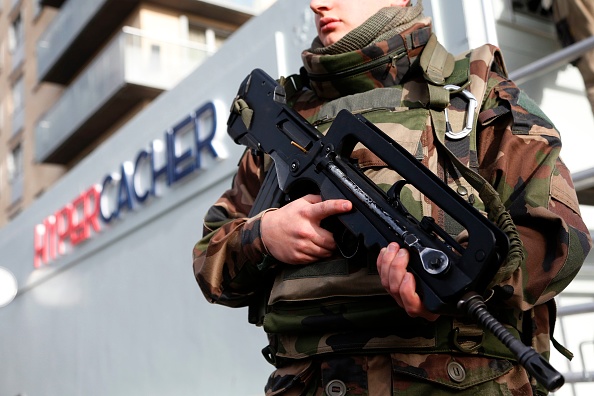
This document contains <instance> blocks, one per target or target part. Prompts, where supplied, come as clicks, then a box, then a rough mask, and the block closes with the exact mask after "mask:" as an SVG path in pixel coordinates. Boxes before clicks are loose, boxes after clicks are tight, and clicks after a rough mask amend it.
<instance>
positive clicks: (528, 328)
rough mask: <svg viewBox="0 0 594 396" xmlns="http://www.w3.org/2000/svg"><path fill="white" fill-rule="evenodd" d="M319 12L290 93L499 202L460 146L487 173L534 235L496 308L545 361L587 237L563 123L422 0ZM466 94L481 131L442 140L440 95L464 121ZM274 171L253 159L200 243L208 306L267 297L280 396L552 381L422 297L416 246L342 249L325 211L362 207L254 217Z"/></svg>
mask: <svg viewBox="0 0 594 396" xmlns="http://www.w3.org/2000/svg"><path fill="white" fill-rule="evenodd" d="M310 7H311V9H312V11H313V12H314V14H315V22H316V27H317V31H318V37H317V38H316V39H315V40H314V41H313V43H312V46H311V48H309V49H307V50H305V51H304V52H303V54H302V59H303V65H304V66H303V70H302V72H301V73H300V74H299V75H295V76H291V77H289V79H288V80H284V79H282V80H281V82H285V81H290V84H286V87H287V89H288V87H295V86H297V89H294V90H293V91H292V92H290V91H288V92H287V95H288V96H289V103H290V104H291V105H292V106H293V108H294V109H296V110H297V111H298V112H299V113H300V114H302V115H303V116H304V117H305V118H307V120H308V121H310V122H311V123H313V124H314V125H316V126H317V128H318V129H319V130H320V131H322V132H323V131H325V130H327V128H329V125H330V124H331V122H332V120H333V117H334V116H335V115H336V112H337V111H338V110H339V109H343V108H346V109H348V110H350V111H352V112H359V113H362V114H364V115H365V117H367V118H368V119H369V120H371V121H372V122H374V123H375V124H376V125H377V126H378V127H379V128H381V129H382V130H383V131H384V132H386V133H387V134H388V135H389V136H390V137H391V138H393V139H394V140H396V141H398V142H399V143H400V144H401V145H403V146H404V147H405V148H406V149H407V150H408V151H410V152H411V153H412V154H413V155H415V156H417V158H418V159H419V160H420V161H421V162H422V163H423V164H424V165H425V166H427V167H428V168H429V169H431V170H432V171H433V172H434V173H435V174H437V175H439V176H440V177H441V178H442V179H443V180H446V181H447V182H448V184H449V185H450V186H451V187H452V188H454V189H455V190H456V191H458V192H459V193H460V195H461V196H463V197H464V198H465V199H467V200H468V202H470V203H471V204H473V205H474V206H475V207H477V208H478V209H479V210H482V211H485V212H489V205H488V204H485V203H483V202H482V199H481V198H480V194H479V192H477V191H476V189H475V188H474V187H472V185H471V184H470V183H468V182H467V180H465V178H464V177H462V175H461V173H460V172H458V171H457V170H456V168H455V167H453V166H452V161H451V159H450V158H451V157H449V156H448V155H447V154H446V153H447V152H455V153H456V157H457V158H458V159H459V160H460V161H461V162H462V164H463V165H465V166H466V167H468V168H470V169H471V170H472V172H476V173H478V174H480V175H482V176H483V177H484V178H485V179H486V180H488V181H489V182H490V183H491V184H492V186H493V187H494V188H495V189H496V190H497V192H498V193H499V195H500V196H501V199H502V201H503V202H504V203H505V206H506V208H507V210H508V211H509V213H510V214H511V217H512V218H513V220H514V222H515V225H516V227H517V231H518V235H519V241H521V242H518V243H521V254H519V255H517V256H516V257H515V258H513V259H508V260H507V262H506V263H505V264H504V265H503V266H502V267H501V269H500V270H499V272H498V273H497V275H496V277H495V279H493V281H492V282H491V286H492V291H493V294H492V297H491V298H490V299H489V300H488V305H489V308H490V310H491V311H492V313H493V314H494V315H495V316H496V317H497V318H498V319H499V321H501V322H503V323H505V324H506V326H507V327H508V328H509V329H510V331H512V332H513V333H514V334H515V335H516V336H517V337H518V338H520V339H521V340H522V341H524V343H526V344H528V345H531V346H533V347H534V348H535V349H536V350H537V351H538V352H540V353H541V354H543V355H545V356H547V357H548V353H549V345H550V336H551V334H552V324H554V320H555V309H554V300H553V297H554V296H555V295H557V294H558V293H559V292H560V291H561V290H563V288H564V287H565V286H567V284H568V283H569V282H570V281H571V280H572V279H573V277H574V276H575V274H576V273H577V271H578V270H579V268H580V266H581V264H582V263H583V261H584V259H585V256H586V254H587V253H588V251H589V249H590V247H591V240H590V236H589V232H588V229H587V228H586V226H585V225H584V223H583V222H582V220H581V216H580V213H579V206H578V202H577V197H576V194H575V191H574V188H573V184H572V181H571V178H570V175H569V171H568V169H567V168H566V167H565V165H564V164H563V162H562V161H561V159H560V158H559V151H560V147H561V142H560V137H559V134H558V132H557V131H556V129H555V127H554V126H553V124H552V123H551V121H550V120H549V119H548V118H547V117H546V116H545V115H544V114H543V113H542V112H541V111H540V110H539V109H538V107H537V106H536V105H535V103H534V102H532V101H531V100H530V99H529V98H527V97H526V96H525V95H524V94H523V93H522V92H521V91H520V90H519V89H518V88H517V86H516V85H515V84H513V82H511V81H509V80H507V78H506V71H505V66H504V64H503V61H502V59H501V55H500V53H499V51H498V49H497V48H495V47H493V46H490V45H487V46H483V47H481V48H479V49H476V50H473V51H469V52H468V53H467V54H463V55H462V56H460V57H459V58H457V59H456V60H454V57H452V56H451V55H450V54H448V53H447V51H445V49H444V48H443V47H441V45H440V44H439V43H438V42H437V40H436V38H435V36H434V35H433V34H432V32H431V20H430V19H429V18H427V17H425V16H424V15H423V7H422V3H421V0H419V1H418V2H417V3H416V4H414V5H413V4H410V1H409V0H400V1H389V0H373V1H365V2H362V1H355V0H312V1H311V2H310ZM382 59H384V60H385V61H382ZM370 60H374V61H373V62H370ZM445 84H457V85H458V86H460V87H461V88H459V89H458V90H457V91H458V92H454V93H452V94H451V95H448V97H449V98H450V100H449V102H448V103H445V104H442V105H440V103H441V102H440V101H439V100H438V101H436V100H435V97H442V98H443V96H442V95H441V94H443V93H444V88H443V87H444V85H445ZM464 88H466V89H464ZM461 92H464V93H471V94H472V95H474V97H476V98H477V100H478V103H479V104H480V105H479V106H477V109H476V114H475V115H476V118H475V119H476V126H475V127H474V128H472V131H471V132H470V133H469V134H467V135H464V136H453V137H445V138H444V132H445V125H446V123H445V118H444V114H445V110H444V107H446V106H447V111H448V115H449V121H450V124H451V126H452V128H451V129H452V130H453V131H460V130H462V129H463V125H464V123H465V120H466V119H467V118H468V117H470V116H471V115H470V114H467V113H468V112H471V110H470V109H469V107H468V106H467V103H466V102H465V100H464V98H463V95H461V94H460V93H461ZM440 93H441V94H440ZM353 160H356V161H357V163H358V166H359V167H360V169H361V170H362V171H363V172H364V173H365V174H366V175H367V176H368V177H370V178H371V179H372V180H373V181H374V182H375V183H376V184H377V185H378V186H380V187H382V188H389V187H390V186H391V185H392V184H394V183H395V182H396V181H397V180H398V179H399V176H398V175H397V174H396V173H395V172H394V171H392V170H390V169H387V168H386V164H385V163H383V162H382V161H381V160H380V159H379V158H378V157H377V156H375V155H374V154H373V153H372V152H371V151H369V150H367V149H366V148H364V147H362V148H358V149H357V150H355V151H354V152H353ZM269 165H270V161H269V158H268V159H267V158H264V157H262V156H261V155H256V154H254V153H253V152H251V151H247V152H246V153H245V154H244V156H243V157H242V159H241V162H240V164H239V168H238V171H237V174H236V175H235V178H234V180H233V185H232V187H231V188H230V189H229V190H228V191H226V192H225V193H224V194H223V196H222V197H221V198H220V199H219V200H218V201H217V202H216V203H215V204H214V206H212V207H211V209H210V210H209V211H208V213H207V214H206V216H205V218H204V235H203V238H202V239H201V240H200V241H199V242H198V243H197V244H196V246H195V247H194V251H193V257H194V263H193V265H194V273H195V277H196V280H197V282H198V284H199V286H200V288H201V289H202V291H203V293H204V295H205V297H206V298H207V299H208V300H209V301H211V302H214V303H218V304H223V305H227V306H231V307H241V306H246V305H249V304H253V303H254V301H255V299H254V296H255V295H258V294H259V293H260V292H261V291H262V290H266V291H267V292H268V293H267V294H268V295H269V297H268V299H267V302H266V307H265V308H266V314H265V316H264V318H263V321H262V322H263V327H264V330H265V331H266V333H267V335H268V337H269V341H270V345H268V346H267V347H266V348H264V350H263V352H264V354H265V357H266V358H267V360H268V361H269V362H271V363H272V364H274V365H275V367H276V370H275V371H274V372H273V373H272V374H271V376H270V377H269V380H268V382H267V384H266V386H265V391H266V395H268V396H272V395H396V394H400V393H405V392H407V394H419V395H426V394H434V393H435V394H444V395H446V394H472V395H475V394H479V392H485V394H506V395H508V394H515V395H528V394H545V393H546V391H545V390H544V389H543V388H542V387H540V386H539V385H538V384H536V383H535V381H534V380H533V379H531V378H530V377H529V375H528V374H527V372H526V371H525V370H524V369H523V368H522V367H521V366H520V365H519V364H518V362H517V360H516V358H515V357H514V356H513V355H512V354H510V352H509V350H507V349H506V348H505V347H504V346H503V345H502V344H501V343H500V342H499V341H498V340H496V339H495V338H494V336H493V335H492V334H490V333H488V332H485V331H483V330H482V329H481V328H479V327H478V326H476V325H474V324H473V323H470V322H468V321H466V320H464V318H460V317H451V316H448V315H439V314H438V313H434V312H429V311H428V310H427V309H426V308H425V307H424V305H423V303H422V299H421V298H420V296H419V295H418V294H417V292H416V290H417V289H416V279H415V278H414V276H412V275H411V274H410V273H409V272H407V264H408V258H409V256H408V254H409V253H408V252H407V251H406V250H405V249H401V248H400V246H398V245H397V244H396V243H391V244H389V246H386V247H384V248H383V249H382V250H381V252H379V254H378V252H367V251H365V250H364V249H359V250H358V251H357V252H356V253H355V254H354V255H353V256H352V257H350V258H345V257H343V255H341V254H340V251H339V249H337V244H336V242H335V240H334V238H333V236H332V234H331V233H330V232H329V231H327V230H326V229H324V228H323V227H321V226H320V222H321V221H322V220H323V219H325V218H327V217H328V216H332V215H335V214H341V213H345V212H348V211H349V210H351V208H352V204H351V202H349V201H346V200H326V201H323V200H322V199H321V197H320V196H318V195H315V194H310V195H305V196H303V197H302V198H299V199H295V200H293V201H292V202H290V203H288V204H286V205H284V206H282V207H281V208H279V209H267V210H264V211H262V212H261V213H258V214H256V215H253V216H249V213H250V210H251V206H252V203H253V202H254V199H255V197H256V195H257V193H258V191H259V188H260V186H261V184H262V181H263V178H264V175H265V172H266V169H267V168H268V167H269ZM400 195H401V199H402V201H403V203H404V205H405V207H406V208H407V209H408V210H409V212H411V214H413V215H415V216H416V217H417V218H420V216H423V215H429V216H432V217H433V218H434V219H435V220H436V222H437V223H438V224H439V225H440V226H441V227H442V228H444V229H445V230H447V231H448V232H449V233H450V234H451V235H453V236H455V237H456V238H457V239H458V241H460V242H461V243H463V242H464V238H465V233H464V230H461V229H459V228H456V226H455V225H454V224H452V222H451V221H450V220H449V219H448V218H447V216H445V215H444V212H443V210H441V209H440V208H438V207H436V206H435V205H432V204H431V203H430V202H427V201H426V200H425V199H424V198H423V196H422V195H421V194H420V192H419V191H418V190H416V189H415V188H414V187H412V186H410V185H407V186H405V187H404V190H403V192H402V193H401V194H400ZM270 278H273V279H274V282H273V283H269V282H268V279H270Z"/></svg>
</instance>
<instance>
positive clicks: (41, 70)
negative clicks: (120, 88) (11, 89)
mask: <svg viewBox="0 0 594 396" xmlns="http://www.w3.org/2000/svg"><path fill="white" fill-rule="evenodd" d="M140 2H141V0H70V1H66V2H65V3H64V4H63V6H62V7H61V8H60V12H59V13H58V14H57V15H56V18H55V19H54V21H53V22H52V23H51V24H50V26H49V27H48V29H47V30H46V32H45V33H44V35H43V36H42V37H41V39H40V40H39V42H38V43H37V62H38V65H37V69H38V78H39V81H48V82H54V83H58V84H68V83H69V82H70V81H71V80H72V79H73V78H74V76H75V75H76V74H77V73H78V72H79V71H80V69H81V68H82V67H84V65H85V64H86V63H87V62H88V61H89V60H90V59H91V57H92V56H94V54H95V53H96V52H97V51H98V50H99V48H101V47H102V46H103V45H104V43H105V42H106V41H107V40H108V38H109V37H110V36H111V35H112V34H113V33H114V32H115V31H116V30H117V29H118V27H119V26H121V25H122V24H123V23H124V20H125V19H126V17H127V16H128V15H129V14H130V13H131V12H132V10H133V9H134V8H135V7H136V6H137V5H138V4H140ZM151 2H152V3H154V4H158V5H161V6H164V7H170V8H172V9H175V10H177V11H179V12H182V13H190V14H198V15H201V16H203V17H205V18H213V19H217V20H222V21H225V22H228V23H232V24H236V25H237V26H239V25H241V24H242V23H244V22H245V21H247V20H248V19H249V18H250V17H252V15H253V14H252V13H251V12H250V11H249V10H250V8H246V7H230V6H229V4H232V3H229V2H228V1H227V2H225V1H215V0H211V1H198V0H152V1H151ZM52 3H53V2H52Z"/></svg>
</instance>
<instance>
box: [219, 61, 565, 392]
mask: <svg viewBox="0 0 594 396" xmlns="http://www.w3.org/2000/svg"><path fill="white" fill-rule="evenodd" d="M228 133H229V135H230V136H231V137H232V138H233V140H234V141H235V142H236V143H238V144H242V145H244V146H247V147H249V148H251V149H253V150H256V151H259V152H263V153H266V154H269V155H270V156H271V157H272V159H273V161H274V167H273V168H272V169H271V171H272V172H275V173H276V175H274V173H272V177H268V178H267V180H268V182H265V183H264V186H263V188H262V190H261V192H262V193H261V194H259V195H262V196H264V201H266V200H268V201H267V202H266V203H265V204H264V205H262V199H261V197H258V198H257V201H258V200H259V201H260V203H259V206H262V209H265V208H266V207H270V206H273V205H275V204H276V205H278V204H279V203H278V202H271V200H272V201H274V200H278V199H279V196H280V194H278V191H279V189H280V191H282V193H284V195H285V196H287V197H289V199H296V198H299V197H300V196H303V195H305V193H306V192H307V193H309V192H312V186H313V187H314V191H315V192H317V193H319V194H320V195H321V196H322V198H323V199H325V200H326V199H347V200H349V201H351V202H352V204H353V209H352V210H351V211H350V212H349V213H346V214H341V215H338V216H336V219H337V220H338V222H339V224H341V227H343V229H344V230H347V231H348V233H349V234H350V235H352V236H354V237H355V238H356V239H357V240H358V241H359V242H361V243H362V244H364V246H365V247H366V248H368V249H371V250H373V249H378V248H379V247H383V246H387V245H388V244H389V243H390V242H392V241H396V242H397V243H398V244H399V245H400V246H401V247H403V248H406V249H407V250H408V251H409V253H410V254H409V256H410V260H409V264H408V270H409V271H410V272H411V273H413V274H414V275H415V277H416V280H417V288H418V290H419V294H420V295H421V298H422V299H423V303H424V304H425V306H426V307H427V308H428V309H429V310H430V311H432V312H435V313H439V314H448V315H460V314H466V315H470V316H472V317H474V318H475V319H476V320H477V321H478V322H479V323H480V324H481V325H482V326H483V327H485V328H487V329H488V330H490V331H491V332H493V333H494V334H495V335H496V336H497V337H498V338H499V339H500V340H501V342H502V343H503V344H504V345H506V346H507V347H508V348H509V349H510V350H511V351H512V352H513V353H514V354H515V355H516V356H517V358H518V361H519V362H520V364H522V365H523V366H524V367H525V368H526V369H527V370H528V371H529V372H530V373H531V374H532V375H534V377H535V378H536V379H537V380H538V381H539V382H541V383H542V384H543V385H545V386H546V387H547V388H548V389H549V390H553V389H557V388H559V387H560V386H561V385H562V384H563V382H564V378H563V376H562V375H561V374H560V373H558V372H557V371H556V370H555V369H554V368H553V367H552V366H551V365H550V364H549V363H548V362H547V361H546V360H545V359H544V358H543V357H542V356H540V355H539V354H538V353H537V352H536V351H534V350H533V349H532V348H530V347H528V346H526V345H524V344H523V343H522V342H521V341H519V340H518V339H517V338H515V337H514V336H513V335H512V334H511V333H510V332H509V331H508V330H507V329H506V328H505V327H504V326H503V325H502V324H501V323H499V322H498V321H497V320H496V319H495V318H494V317H493V316H492V315H491V314H490V313H489V312H488V311H487V309H486V305H485V303H484V300H483V298H482V296H483V294H484V293H485V292H486V291H487V288H488V285H489V282H490V281H491V280H492V279H493V277H494V275H495V274H496V272H497V270H498V269H499V267H500V266H501V264H502V262H503V260H504V259H505V257H506V255H507V252H508V250H509V241H508V238H507V236H506V235H505V233H504V232H502V231H501V230H500V229H499V228H498V227H497V226H496V225H495V224H493V223H492V222H491V221H490V220H489V219H487V218H486V217H485V216H483V215H482V214H481V213H480V212H479V211H478V210H477V209H476V208H474V207H473V206H472V205H470V204H469V203H468V202H466V201H465V200H464V199H462V198H461V197H460V196H459V195H458V194H456V193H455V192H454V191H453V190H452V189H451V188H449V187H448V186H447V185H446V184H445V183H444V182H443V181H442V180H441V179H439V178H438V177H437V176H436V175H435V174H433V173H432V172H431V171H430V170H429V169H427V168H426V167H425V166H424V165H423V164H421V162H420V161H418V160H417V159H416V158H415V157H414V156H412V155H411V154H410V153H409V152H408V151H407V150H406V149H404V148H403V147H402V146H400V145H399V144H398V143H396V142H395V141H394V140H392V139H391V138H390V137H388V136H387V135H386V134H385V133H383V132H382V131H381V130H380V129H378V128H377V127H376V126H375V125H374V124H373V123H371V122H369V121H368V120H367V119H366V118H365V117H363V116H361V115H355V114H352V113H350V112H348V111H346V110H342V111H340V112H339V113H338V115H337V116H336V118H335V119H334V121H333V122H332V125H331V127H330V129H329V130H328V131H327V132H326V134H322V133H321V132H319V131H318V130H317V129H316V128H315V127H314V126H312V125H311V124H310V123H309V122H307V120H305V119H304V118H303V117H302V116H301V115H299V114H298V113H297V112H296V111H295V110H293V109H292V108H291V107H290V106H288V105H287V104H286V97H285V91H284V88H283V87H282V86H281V85H279V84H278V83H277V82H276V81H275V80H274V79H272V78H271V77H270V76H269V75H267V74H266V73H265V72H264V71H262V70H259V69H256V70H254V71H253V72H252V73H251V74H250V75H248V76H247V77H246V78H245V80H244V81H243V82H242V84H241V86H240V88H239V92H238V94H237V97H236V98H235V101H234V104H233V108H232V111H231V115H230V117H229V120H228ZM358 143H361V144H363V145H364V146H365V147H366V148H367V149H369V150H371V151H372V152H373V153H374V154H375V155H377V156H378V157H379V158H380V159H381V160H382V161H384V162H385V163H386V164H387V165H388V167H389V168H391V169H393V170H395V171H396V172H397V173H398V174H399V175H400V176H402V178H403V180H402V181H400V182H397V183H396V184H394V186H392V188H391V189H390V190H389V191H388V192H385V191H383V190H382V189H380V188H379V187H378V186H377V185H376V184H375V183H373V182H372V181H371V180H370V179H369V178H368V177H366V176H365V175H364V174H363V172H362V171H361V170H360V169H358V167H357V166H356V164H353V162H352V160H351V159H350V157H351V154H352V152H353V150H354V147H355V145H356V144H358ZM274 176H276V177H274ZM407 183H410V184H412V185H414V186H415V187H416V188H417V189H418V190H419V191H420V192H421V193H422V194H424V195H425V196H426V197H427V198H429V199H430V200H431V201H432V202H433V203H434V204H435V205H437V206H439V207H440V208H442V209H443V210H444V211H445V212H446V213H448V214H449V215H450V216H451V217H452V218H453V219H454V220H455V221H457V222H458V223H459V224H460V225H461V226H462V227H464V228H465V229H466V230H467V231H468V238H467V241H466V243H465V244H464V246H462V245H461V244H459V243H457V242H456V241H455V240H454V239H453V238H452V237H451V236H449V235H448V234H447V233H446V232H445V230H443V229H442V228H441V227H439V226H438V225H437V224H436V223H435V221H434V220H433V219H432V218H431V217H423V218H422V219H421V220H417V219H416V218H415V217H413V216H412V215H410V214H409V212H408V211H407V209H406V208H405V207H404V205H403V204H402V203H401V201H400V191H401V189H402V187H403V186H404V185H405V184H407ZM271 184H272V185H271ZM275 190H276V191H277V193H275V194H273V193H272V192H273V191H275ZM265 191H266V192H265ZM271 197H272V198H271ZM333 231H334V230H333ZM337 242H339V241H337ZM339 244H340V242H339Z"/></svg>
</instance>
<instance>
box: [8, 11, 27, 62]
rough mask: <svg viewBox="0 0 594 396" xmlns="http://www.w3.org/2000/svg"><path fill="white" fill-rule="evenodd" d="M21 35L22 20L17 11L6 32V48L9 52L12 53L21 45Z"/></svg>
mask: <svg viewBox="0 0 594 396" xmlns="http://www.w3.org/2000/svg"><path fill="white" fill-rule="evenodd" d="M23 37H24V32H23V20H22V18H21V14H20V13H19V14H18V15H17V16H16V17H15V18H14V20H13V21H12V24H11V25H10V30H9V32H8V47H9V48H8V49H9V50H10V52H12V53H14V52H15V51H16V50H17V49H18V48H20V47H21V45H22V44H23Z"/></svg>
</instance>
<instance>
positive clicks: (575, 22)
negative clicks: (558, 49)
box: [543, 0, 594, 112]
mask: <svg viewBox="0 0 594 396" xmlns="http://www.w3.org/2000/svg"><path fill="white" fill-rule="evenodd" d="M548 3H551V0H547V1H543V6H544V7H550V8H552V11H553V21H554V22H555V26H556V28H557V35H558V37H559V40H560V41H561V44H562V45H563V46H564V47H566V46H569V45H571V44H574V43H576V42H578V41H581V40H584V39H587V38H588V37H591V36H592V34H594V2H593V1H592V0H563V1H558V0H555V1H552V6H551V4H548ZM572 63H573V65H574V66H576V67H577V68H578V70H579V71H580V73H581V75H582V78H583V80H584V85H585V88H586V95H587V97H588V100H589V101H590V106H591V107H592V112H594V50H589V51H587V52H586V53H585V54H583V55H582V56H580V57H579V58H578V59H576V60H575V61H574V62H572Z"/></svg>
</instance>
